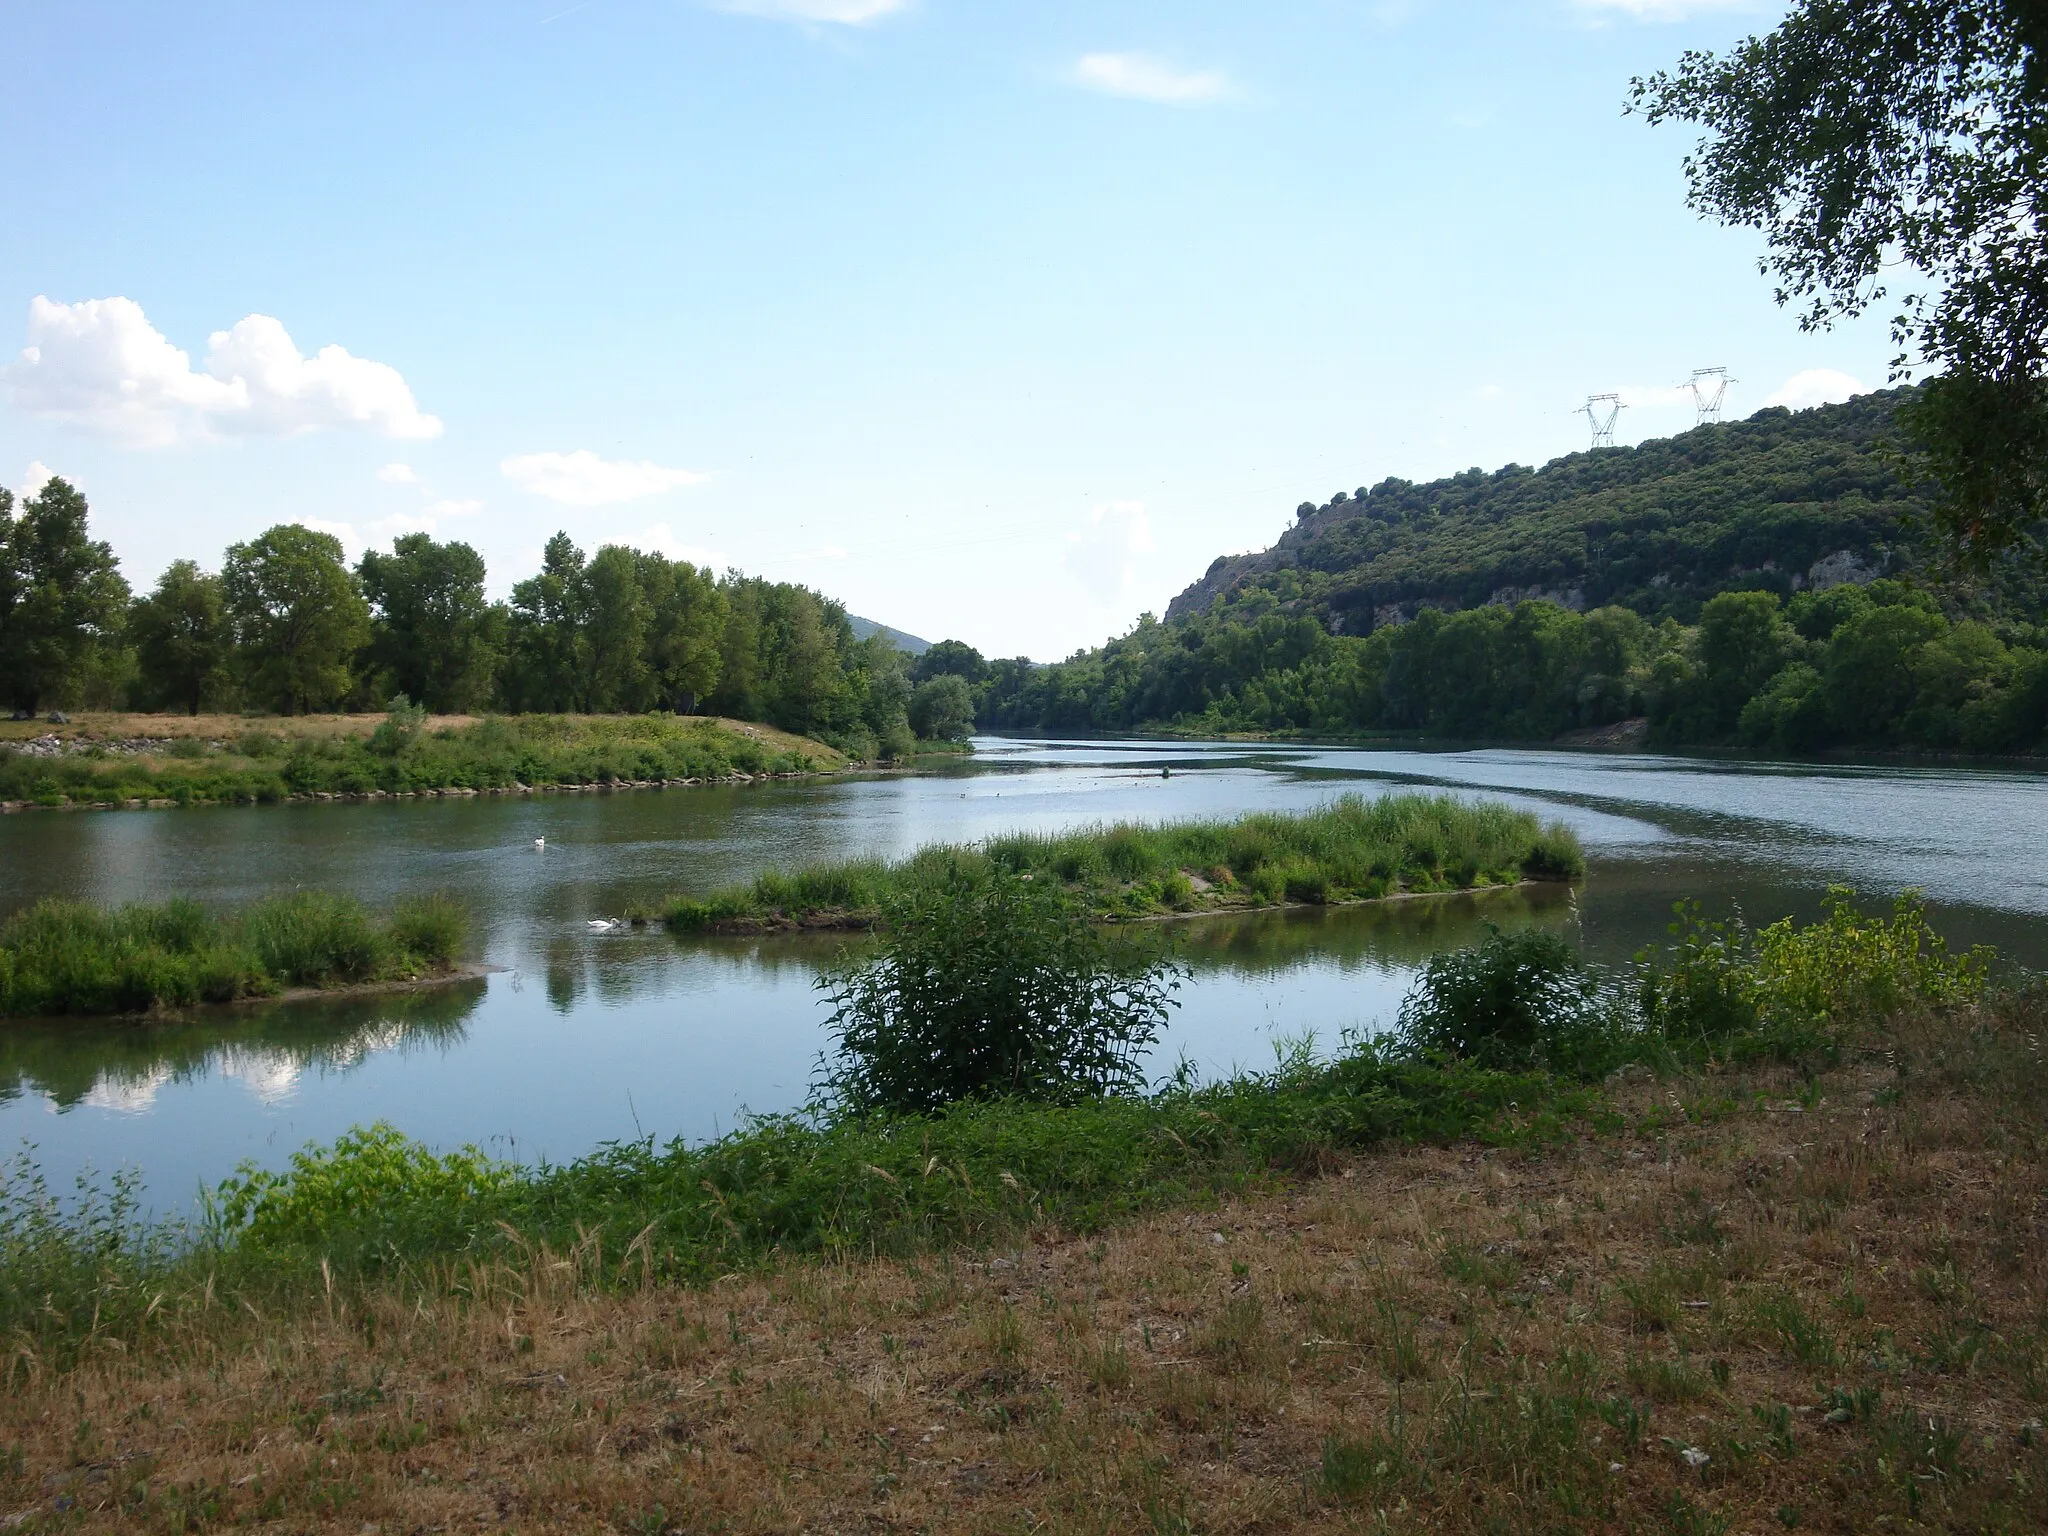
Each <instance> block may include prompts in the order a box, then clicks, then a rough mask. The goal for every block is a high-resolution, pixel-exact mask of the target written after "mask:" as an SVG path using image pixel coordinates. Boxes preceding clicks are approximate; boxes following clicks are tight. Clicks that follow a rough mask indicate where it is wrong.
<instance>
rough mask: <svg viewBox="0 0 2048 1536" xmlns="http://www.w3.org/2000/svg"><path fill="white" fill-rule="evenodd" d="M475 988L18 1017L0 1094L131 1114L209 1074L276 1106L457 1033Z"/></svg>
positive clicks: (3, 1053) (7, 1040)
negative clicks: (135, 1013) (138, 1017)
mask: <svg viewBox="0 0 2048 1536" xmlns="http://www.w3.org/2000/svg"><path fill="white" fill-rule="evenodd" d="M483 995H484V984H483V982H482V981H480V980H479V981H476V982H464V983H457V984H452V985H449V986H445V987H434V988H427V989H423V990H421V991H419V992H413V993H405V994H401V995H397V996H390V997H358V998H331V999H319V1000H314V1001H308V1002H294V1003H279V1004H273V1005H270V1006H267V1007H262V1008H256V1009H236V1010H203V1011H197V1012H195V1013H193V1014H191V1015H189V1016H187V1017H185V1018H181V1019H171V1020H166V1021H164V1022H161V1023H154V1024H148V1025H137V1024H134V1023H129V1022H120V1023H115V1022H111V1021H96V1020H82V1019H81V1020H69V1021H66V1022H65V1023H62V1024H51V1025H40V1024H29V1023H24V1024H18V1025H15V1026H13V1027H12V1028H10V1029H9V1030H7V1031H6V1032H4V1033H0V1103H5V1102H6V1101H7V1100H10V1099H15V1098H19V1097H21V1096H22V1095H23V1094H24V1093H27V1094H30V1095H32V1096H34V1097H39V1098H41V1099H42V1100H43V1102H44V1104H45V1105H46V1106H47V1107H48V1108H49V1109H50V1110H51V1111H52V1112H54V1113H63V1112H64V1111H66V1110H69V1109H72V1108H75V1107H77V1106H79V1105H84V1106H86V1107H88V1108H92V1109H100V1110H107V1111H111V1112H114V1113H127V1114H140V1113H143V1112H146V1111H148V1110H149V1109H151V1108H152V1107H154V1104H155V1100H156V1098H157V1095H158V1093H159V1091H160V1090H161V1089H163V1088H164V1086H165V1085H166V1084H170V1083H176V1082H181V1081H188V1080H197V1079H202V1078H205V1077H208V1076H212V1075H215V1074H218V1075H219V1076H220V1077H221V1078H222V1079H225V1080H231V1081H234V1082H238V1083H241V1084H242V1085H244V1086H245V1087H246V1088H248V1089H249V1091H250V1093H251V1094H252V1095H253V1096H254V1097H255V1098H256V1099H258V1100H259V1101H260V1102H262V1103H264V1104H276V1103H280V1102H282V1101H285V1100H287V1099H289V1098H290V1097H291V1096H292V1094H293V1091H294V1089H295V1088H296V1087H297V1086H298V1084H299V1083H300V1082H301V1081H302V1080H303V1079H304V1077H305V1075H306V1074H307V1073H308V1072H317V1073H320V1074H322V1075H334V1074H340V1073H347V1072H351V1071H353V1070H355V1069H356V1068H357V1067H359V1066H361V1065H362V1064H363V1063H364V1062H365V1061H367V1060H369V1059H370V1058H371V1057H372V1056H375V1055H380V1054H383V1053H386V1052H391V1051H400V1050H411V1049H416V1048H418V1047H421V1046H436V1047H440V1048H443V1049H446V1048H447V1047H449V1046H452V1045H454V1044H457V1043H459V1042H460V1041H461V1039H462V1038H463V1035H464V1032H465V1020H466V1019H467V1018H468V1016H469V1014H470V1013H471V1012H472V1011H474V1009H475V1008H476V1005H477V1002H478V1001H479V1000H480V999H481V998H482V996H483Z"/></svg>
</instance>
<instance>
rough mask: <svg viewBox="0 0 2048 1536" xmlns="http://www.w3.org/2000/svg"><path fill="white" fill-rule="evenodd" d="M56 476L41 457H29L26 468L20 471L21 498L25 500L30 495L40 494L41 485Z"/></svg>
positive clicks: (46, 483)
mask: <svg viewBox="0 0 2048 1536" xmlns="http://www.w3.org/2000/svg"><path fill="white" fill-rule="evenodd" d="M56 478H57V477H56V475H55V474H54V473H52V472H51V469H50V466H49V465H47V464H45V463H44V462H43V461H42V460H41V459H30V460H29V461H28V468H27V469H24V470H23V471H22V472H21V499H22V500H23V501H27V500H28V499H29V498H30V497H31V496H40V495H41V494H42V493H43V487H44V486H46V485H48V484H49V483H50V482H51V481H52V480H54V479H56Z"/></svg>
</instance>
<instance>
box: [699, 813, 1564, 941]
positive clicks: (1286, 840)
mask: <svg viewBox="0 0 2048 1536" xmlns="http://www.w3.org/2000/svg"><path fill="white" fill-rule="evenodd" d="M960 861H970V862H971V861H987V862H989V863H993V864H996V865H999V866H1001V867H1002V868H1004V869H1007V870H1009V871H1011V872H1012V873H1016V874H1023V875H1027V876H1029V877H1031V878H1033V879H1038V880H1051V881H1057V882H1059V883H1060V884H1061V885H1063V886H1065V887H1066V888H1067V889H1069V890H1071V891H1073V892H1075V893H1076V894H1077V896H1079V897H1080V898H1081V900H1082V901H1083V902H1084V903H1085V904H1086V906H1087V907H1088V909H1089V910H1090V911H1092V912H1094V913H1095V914H1096V915H1097V916H1099V917H1102V918H1105V919H1134V918H1146V917H1158V916H1166V915H1192V914H1198V913H1203V912H1242V911H1253V910H1257V909H1260V908H1267V907H1278V906H1284V905H1290V904H1292V905H1318V906H1320V905H1338V904H1344V903H1349V902H1357V901H1374V900H1384V899H1386V898H1388V897H1390V896H1394V895H1401V894H1409V895H1414V894H1424V893H1439V892H1453V891H1469V890H1481V889H1487V888H1491V887H1495V886H1505V885H1517V884H1520V883H1522V882H1523V881H1525V880H1532V879H1533V880H1560V881H1568V880H1576V879H1578V878H1580V877H1581V876H1582V875H1583V874H1584V873H1585V867H1586V865H1585V856H1584V854H1583V853H1582V852H1581V850H1580V848H1579V843H1578V839H1577V838H1576V837H1575V836H1573V834H1572V833H1571V831H1570V830H1569V829H1568V828H1566V827H1564V826H1563V825H1562V824H1560V823H1555V822H1553V823H1551V824H1550V825H1548V826H1545V825H1544V824H1543V823H1542V822H1541V821H1540V820H1538V818H1537V817H1535V816H1534V815H1532V814H1530V813H1529V812H1527V811H1518V810H1514V809H1511V808H1510V807H1508V806H1506V805H1503V804H1501V803H1500V802H1498V801H1479V802H1472V801H1466V800H1459V799H1456V798H1454V797H1452V796H1449V795H1421V794H1400V795H1385V796H1381V797H1379V798H1377V799H1373V800H1367V799H1365V798H1363V797H1361V796H1358V795H1345V796H1343V797H1341V798H1340V799H1338V800H1336V801H1334V802H1332V803H1331V804H1329V805H1327V806H1324V807H1321V808H1320V809H1317V810H1313V811H1306V812H1301V813H1298V814H1293V815H1282V814H1258V815H1250V816H1242V817H1239V818H1237V819H1235V820H1231V821H1180V822H1169V823H1167V824H1165V825H1161V826H1147V825H1138V824H1122V825H1117V826H1100V827H1092V828H1086V829H1082V830H1079V831H1074V832H1066V833H1052V834H1040V833H1013V834H1010V835H1007V836H1003V837H997V838H991V839H990V840H988V841H987V842H984V843H979V844H975V845H972V846H964V845H953V846H946V845H935V846H932V847H927V848H923V849H920V850H919V851H918V852H917V853H915V854H913V855H912V856H911V857H910V858H907V859H902V860H898V861H894V862H890V861H885V860H881V859H860V860H849V861H845V862H842V863H837V864H829V865H820V866H816V867H813V868H810V869H799V870H793V871H780V870H773V871H769V872H768V873H766V874H763V875H760V876H758V877H757V878H756V879H755V880H754V881H752V882H751V883H750V884H747V885H739V886H731V887H728V888H727V889H725V890H722V891H714V892H712V893H711V894H709V895H707V896H702V897H679V898H677V899H676V900H674V901H672V902H670V903H669V904H668V906H667V907H666V908H665V909H664V910H663V911H662V912H661V914H660V916H661V919H662V920H663V921H665V922H666V923H667V924H668V925H669V926H670V927H671V928H674V929H676V930H678V931H683V932H712V933H760V932H769V931H775V930H778V929H796V928H824V929H830V928H865V927H869V926H872V925H873V923H874V921H875V919H876V916H877V914H878V913H879V911H880V910H881V908H882V906H883V904H884V903H885V901H886V900H887V899H888V896H889V894H890V893H891V892H892V891H896V890H900V889H902V888H904V887H906V886H908V885H909V884H912V883H914V882H916V881H918V880H920V879H923V878H925V877H926V876H928V875H929V874H931V873H932V872H934V871H936V870H938V869H941V868H943V867H944V866H946V865H947V864H949V863H953V862H960Z"/></svg>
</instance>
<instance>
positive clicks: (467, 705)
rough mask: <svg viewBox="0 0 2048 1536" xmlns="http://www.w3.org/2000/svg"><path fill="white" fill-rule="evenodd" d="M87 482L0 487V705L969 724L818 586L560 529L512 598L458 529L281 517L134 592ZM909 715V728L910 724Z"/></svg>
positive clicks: (870, 728) (895, 742)
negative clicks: (347, 534) (94, 530)
mask: <svg viewBox="0 0 2048 1536" xmlns="http://www.w3.org/2000/svg"><path fill="white" fill-rule="evenodd" d="M88 515H89V514H88V508H87V506H86V501H85V498H84V496H82V495H81V494H80V493H79V492H78V491H77V489H76V488H74V487H73V486H71V485H68V484H67V483H66V482H64V481H63V480H51V481H50V482H48V483H47V484H46V485H45V486H43V487H42V489H41V490H40V491H39V492H38V493H37V494H36V495H35V496H33V497H30V498H28V499H26V500H25V501H23V502H22V503H21V504H20V505H19V506H18V507H17V506H16V504H15V498H14V497H13V496H12V494H11V493H9V492H8V491H6V490H4V489H0V686H4V691H5V694H6V697H5V698H4V700H0V703H4V704H5V705H7V706H9V707H11V708H13V709H14V710H15V711H17V712H21V713H28V714H33V713H36V712H38V711H41V710H47V709H51V708H55V707H64V708H79V707H88V708H103V709H107V708H130V709H143V710H176V711H184V712H188V713H197V712H199V711H200V710H202V709H204V710H210V711H233V710H256V711H275V712H277V713H279V714H302V713H306V712H309V711H325V710H341V709H382V708H384V707H385V705H386V704H387V703H388V702H389V701H391V700H392V699H393V698H394V697H396V696H399V695H403V696H404V698H405V699H406V700H407V701H409V703H410V704H411V705H413V706H422V707H424V708H425V709H426V710H428V711H430V712H432V713H434V714H461V713H466V712H471V711H480V710H502V711H509V712H516V713H549V714H559V713H575V714H611V713H647V712H651V711H664V710H665V711H673V712H675V713H678V714H692V713H700V712H701V713H709V714H719V715H725V716H729V717H733V718H737V719H742V720H755V721H764V722H766V723H768V724H771V725H774V726H777V727H780V728H781V729H783V730H787V731H793V732H795V733H797V734H799V735H802V736H808V737H813V738H815V739H818V740H821V741H824V742H827V743H828V744H830V745H832V746H834V747H837V748H839V749H840V750H842V751H844V752H846V753H847V754H848V755H849V756H852V757H856V758H862V759H872V758H876V757H902V756H907V755H909V754H910V753H911V752H912V751H913V750H914V749H915V745H916V740H917V737H918V734H919V733H920V732H921V733H922V734H923V735H924V736H925V737H926V738H927V739H933V738H951V737H959V736H964V735H965V734H966V731H967V729H968V725H969V721H968V720H967V719H966V718H964V717H963V716H962V715H961V713H960V696H961V692H962V690H961V689H960V685H959V684H958V682H957V681H952V680H948V681H946V682H944V683H940V684H937V685H935V686H933V687H929V688H926V689H924V690H923V691H922V693H921V694H920V692H919V691H918V689H917V687H916V685H915V684H914V683H913V681H912V679H911V678H910V676H909V675H908V670H907V669H908V664H909V657H908V656H906V655H905V654H904V653H903V652H902V651H900V650H899V649H898V648H897V647H896V646H895V645H894V644H893V643H892V642H891V640H890V638H889V635H888V633H887V632H883V631H876V632H873V633H870V635H869V636H868V637H867V638H866V639H860V638H857V637H856V635H855V633H854V629H853V626H852V624H851V622H850V621H849V618H848V616H847V612H846V610H845V608H844V607H843V606H841V605H840V604H839V603H836V602H834V601H832V600H831V599H829V598H826V597H824V596H822V595H820V594H819V593H817V592H814V591H812V590H810V589H809V588H807V587H800V586H794V585H791V584H788V583H782V582H770V581H763V580H760V579H758V578H755V577H750V576H744V575H741V574H739V573H738V572H729V573H727V574H726V575H724V576H714V575H713V574H712V573H711V572H710V571H708V570H702V569H699V568H698V567H696V566H693V565H691V564H689V563H688V562H687V561H678V560H670V559H668V558H666V557H665V556H662V555H659V554H649V553H646V552H644V551H641V550H636V549H628V548H625V547H623V546H620V545H606V546H605V547H603V548H601V549H599V550H597V551H596V552H595V553H594V554H589V555H586V554H585V553H584V551H583V550H581V549H579V548H578V547H577V546H576V544H575V542H574V541H573V540H572V539H571V538H570V537H569V535H568V534H566V533H558V534H556V535H555V536H554V538H552V539H550V540H549V541H548V544H547V549H546V553H545V555H544V556H543V559H542V562H541V569H540V570H539V571H538V572H536V573H535V574H534V575H532V576H530V577H528V578H526V579H525V580H524V581H521V582H519V583H517V584H516V585H515V586H514V587H513V588H512V593H511V599H510V601H509V602H492V601H491V600H490V599H489V598H488V597H487V596H486V595H485V586H484V583H485V575H486V572H485V568H484V561H483V557H482V556H481V555H479V554H478V553H477V552H476V551H475V550H474V549H472V548H471V547H470V546H469V545H467V544H462V543H454V542H450V543H438V542H436V541H435V540H434V539H433V538H431V537H430V536H428V535H426V534H423V533H414V534H407V535H405V536H404V537H402V538H399V539H398V540H396V541H395V542H394V544H393V546H392V548H391V549H390V550H389V551H377V550H371V551H369V552H367V553H365V554H364V555H363V557H362V558H361V560H360V561H358V562H357V563H356V565H355V566H353V567H351V566H350V565H349V564H348V563H347V561H346V560H345V559H344V556H343V551H342V547H341V544H340V542H339V541H338V540H336V539H335V538H334V537H333V535H331V534H327V533H321V532H319V531H317V530H315V529H311V528H305V527H301V526H299V525H298V524H296V523H280V524H278V525H277V526H275V527H273V528H271V529H269V530H267V531H266V532H264V533H262V534H260V535H258V536H257V537H255V538H253V539H250V540H248V541H247V542H246V543H240V544H235V545H233V546H231V547H230V548H229V549H228V550H226V552H225V553H224V554H223V555H222V557H221V561H220V566H219V569H218V570H217V571H209V570H206V569H203V568H202V567H201V566H200V565H199V564H198V563H197V562H196V561H192V560H179V561H175V562H173V563H172V564H171V566H170V567H169V568H168V569H166V570H165V571H164V573H163V575H162V576H161V578H159V580H158V581H157V583H156V585H155V586H154V587H153V588H152V589H151V590H150V591H148V592H146V593H142V594H140V595H137V594H135V593H134V592H132V591H131V590H130V587H129V584H128V582H127V581H126V579H125V578H124V577H123V576H122V574H121V571H120V563H119V561H118V560H117V559H116V557H115V555H114V552H113V550H112V549H111V548H110V547H109V546H108V545H107V544H106V543H104V542H103V541H100V540H96V539H94V538H92V537H91V533H90V529H89V527H88ZM914 727H915V729H914Z"/></svg>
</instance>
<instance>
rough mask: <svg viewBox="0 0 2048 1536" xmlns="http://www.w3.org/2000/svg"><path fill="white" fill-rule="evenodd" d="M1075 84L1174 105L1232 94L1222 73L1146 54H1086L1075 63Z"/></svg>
mask: <svg viewBox="0 0 2048 1536" xmlns="http://www.w3.org/2000/svg"><path fill="white" fill-rule="evenodd" d="M1074 83H1075V84H1077V85H1083V86H1086V87H1087V88H1088V89H1089V90H1091V91H1100V92H1102V93H1103V94H1104V95H1105V96H1124V97H1128V98H1129V99H1131V100H1132V101H1154V102H1164V103H1166V104H1168V105H1173V106H1190V105H1194V104H1196V103H1199V102H1205V101H1216V100H1219V99H1220V98H1222V97H1223V96H1226V95H1228V94H1229V91H1230V82H1229V81H1228V80H1226V79H1224V77H1223V76H1222V75H1220V74H1216V73H1214V72H1210V71H1204V72H1195V71H1190V70H1181V69H1175V68H1174V67H1173V66H1172V65H1171V64H1168V63H1166V62H1165V61H1164V60H1161V59H1155V58H1153V57H1151V56H1150V55H1149V54H1143V53H1084V54H1082V55H1081V57H1080V58H1079V59H1078V60H1077V61H1076V62H1075V64H1074Z"/></svg>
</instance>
